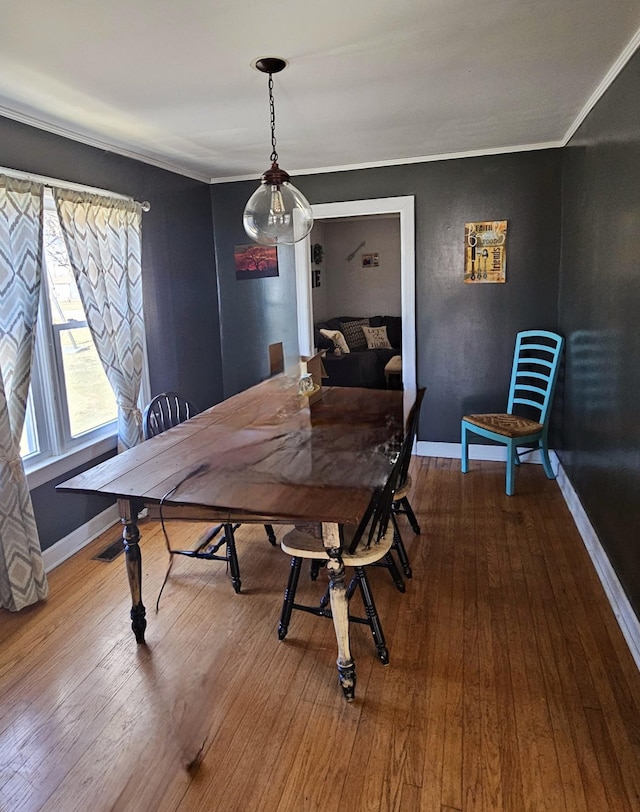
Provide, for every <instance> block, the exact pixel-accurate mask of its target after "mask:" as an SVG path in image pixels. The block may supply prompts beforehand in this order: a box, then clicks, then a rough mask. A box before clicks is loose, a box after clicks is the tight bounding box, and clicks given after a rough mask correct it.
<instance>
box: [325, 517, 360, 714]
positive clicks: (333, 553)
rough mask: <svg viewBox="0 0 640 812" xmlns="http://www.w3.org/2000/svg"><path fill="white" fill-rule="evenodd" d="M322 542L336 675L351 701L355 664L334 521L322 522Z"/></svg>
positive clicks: (342, 566) (354, 680)
mask: <svg viewBox="0 0 640 812" xmlns="http://www.w3.org/2000/svg"><path fill="white" fill-rule="evenodd" d="M322 543H323V544H324V546H325V548H326V550H327V553H328V555H329V560H328V561H327V572H328V575H329V599H330V601H331V616H332V618H333V627H334V629H335V632H336V640H337V643H338V660H337V666H338V678H339V680H340V685H341V687H342V691H343V693H344V696H345V699H346V700H347V702H351V701H352V700H353V698H354V695H355V688H356V666H355V663H354V661H353V658H352V657H351V650H350V648H349V602H348V600H347V594H346V587H345V584H344V564H343V562H342V558H341V557H340V535H339V528H338V525H337V524H323V525H322Z"/></svg>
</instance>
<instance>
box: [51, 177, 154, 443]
mask: <svg viewBox="0 0 640 812" xmlns="http://www.w3.org/2000/svg"><path fill="white" fill-rule="evenodd" d="M53 194H54V197H55V200H56V206H57V209H58V216H59V218H60V225H61V226H62V233H63V234H64V238H65V243H66V246H67V251H68V252H69V260H70V262H71V267H72V268H73V273H74V276H75V278H76V282H77V283H78V290H79V292H80V298H81V299H82V304H83V305H84V311H85V313H86V314H87V324H88V325H89V329H90V331H91V335H92V336H93V341H94V343H95V345H96V349H97V351H98V355H99V357H100V360H101V361H102V366H103V367H104V371H105V372H106V374H107V378H108V380H109V383H110V384H111V388H112V389H113V391H114V393H115V396H116V400H117V402H118V440H119V446H120V448H132V447H133V446H134V445H137V444H138V443H139V442H140V441H141V440H142V415H141V414H140V410H139V409H138V407H137V401H138V394H139V392H140V384H141V381H142V361H143V348H144V319H143V315H142V273H141V262H140V247H141V246H140V225H141V219H142V210H141V207H140V205H139V204H138V203H134V202H132V201H127V200H117V199H114V198H110V197H106V196H103V195H94V194H88V193H85V192H74V191H70V190H67V189H54V192H53Z"/></svg>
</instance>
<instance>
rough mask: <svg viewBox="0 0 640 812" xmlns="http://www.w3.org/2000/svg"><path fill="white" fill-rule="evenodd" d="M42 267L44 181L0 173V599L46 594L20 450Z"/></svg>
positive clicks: (28, 600)
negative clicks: (33, 181)
mask: <svg viewBox="0 0 640 812" xmlns="http://www.w3.org/2000/svg"><path fill="white" fill-rule="evenodd" d="M41 273H42V185H41V184H39V183H32V182H31V181H25V180H17V179H15V178H8V177H5V176H3V175H0V602H1V604H2V606H3V608H5V609H9V610H11V611H12V612H17V611H18V610H20V609H23V608H24V607H25V606H29V605H30V604H32V603H35V602H36V601H39V600H42V599H43V598H46V597H47V594H48V586H47V579H46V576H45V573H44V565H43V563H42V555H41V553H40V542H39V540H38V530H37V527H36V522H35V518H34V515H33V507H32V505H31V497H30V495H29V488H28V485H27V480H26V477H25V475H24V468H23V466H22V460H21V458H20V439H21V437H22V428H23V426H24V417H25V412H26V408H27V396H28V394H29V382H30V379H31V361H32V357H33V348H34V342H35V328H36V318H37V314H38V302H39V298H40V280H41Z"/></svg>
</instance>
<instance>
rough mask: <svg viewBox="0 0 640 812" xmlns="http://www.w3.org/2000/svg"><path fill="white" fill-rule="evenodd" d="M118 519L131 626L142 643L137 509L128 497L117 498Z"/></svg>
mask: <svg viewBox="0 0 640 812" xmlns="http://www.w3.org/2000/svg"><path fill="white" fill-rule="evenodd" d="M118 508H119V510H120V521H121V522H122V542H123V544H124V553H125V561H126V567H127V578H128V579H129V589H130V590H131V628H132V629H133V633H134V634H135V636H136V643H144V631H145V629H146V628H147V621H146V617H145V615H146V609H145V608H144V604H143V603H142V556H141V554H140V545H139V544H138V542H139V540H140V531H139V530H138V525H137V524H136V522H137V519H138V511H137V506H136V503H134V501H133V500H130V499H118Z"/></svg>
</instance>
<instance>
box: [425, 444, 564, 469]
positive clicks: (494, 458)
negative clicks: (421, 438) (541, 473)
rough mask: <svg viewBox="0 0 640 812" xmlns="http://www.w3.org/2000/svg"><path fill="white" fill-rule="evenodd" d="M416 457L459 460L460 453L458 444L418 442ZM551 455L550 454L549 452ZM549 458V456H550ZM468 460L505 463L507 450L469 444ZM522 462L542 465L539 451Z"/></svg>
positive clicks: (494, 446)
mask: <svg viewBox="0 0 640 812" xmlns="http://www.w3.org/2000/svg"><path fill="white" fill-rule="evenodd" d="M416 446H417V451H416V453H417V455H418V456H419V457H446V458H447V459H456V457H457V458H458V459H460V455H461V453H462V449H461V445H460V443H427V442H419V443H417V444H416ZM551 453H552V452H551ZM550 456H551V454H550ZM469 459H470V460H487V461H490V462H506V461H507V449H506V446H502V445H481V444H480V443H469ZM522 462H535V463H539V464H542V460H541V459H540V452H539V451H532V452H531V454H527V456H526V457H523V458H522Z"/></svg>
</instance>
